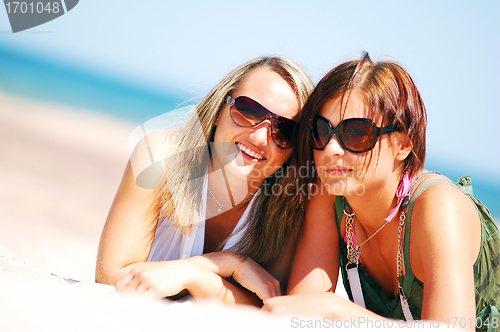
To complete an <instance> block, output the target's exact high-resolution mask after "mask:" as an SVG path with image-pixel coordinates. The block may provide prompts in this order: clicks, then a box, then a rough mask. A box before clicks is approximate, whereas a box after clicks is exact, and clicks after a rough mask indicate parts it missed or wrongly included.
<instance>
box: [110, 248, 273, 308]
mask: <svg viewBox="0 0 500 332" xmlns="http://www.w3.org/2000/svg"><path fill="white" fill-rule="evenodd" d="M228 277H233V278H234V279H235V280H236V281H238V282H239V283H240V284H241V285H242V286H243V287H245V288H242V287H239V286H236V285H233V284H232V283H230V282H228V281H226V280H224V279H223V278H228ZM116 289H117V291H118V292H120V293H129V294H136V293H137V292H139V293H140V294H142V295H144V296H145V297H148V298H163V297H169V296H172V295H175V294H178V293H179V292H181V291H182V290H184V289H186V290H187V291H189V293H190V294H191V295H192V296H193V297H195V298H217V299H220V300H223V301H224V302H227V303H241V304H253V305H256V306H260V305H262V301H261V300H260V299H262V300H267V299H268V298H271V297H273V296H277V295H280V293H279V290H280V288H279V282H278V281H277V280H276V279H275V278H274V277H273V276H271V275H270V274H269V273H268V272H267V271H266V270H264V269H263V268H262V267H261V266H260V265H258V264H257V263H255V262H254V261H253V260H252V259H250V258H245V257H243V256H242V255H239V254H237V253H235V252H233V251H222V252H214V253H210V254H205V255H202V256H195V257H191V258H187V259H180V260H175V261H164V262H148V263H142V264H136V265H135V266H134V268H133V269H131V270H130V271H129V272H128V273H126V274H125V275H124V276H123V277H122V278H120V279H119V280H118V281H117V282H116ZM254 293H255V294H254Z"/></svg>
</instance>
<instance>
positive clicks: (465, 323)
mask: <svg viewBox="0 0 500 332" xmlns="http://www.w3.org/2000/svg"><path fill="white" fill-rule="evenodd" d="M290 327H291V328H294V329H392V328H394V329H405V328H411V329H433V328H453V329H489V328H490V327H491V328H494V329H495V330H496V329H498V327H499V321H498V318H497V317H494V318H492V319H490V318H489V317H486V318H485V319H482V318H481V317H477V318H476V319H473V318H465V317H448V318H446V319H441V320H440V319H439V318H438V319H434V320H411V321H404V320H395V319H385V318H382V319H371V318H369V317H354V318H350V319H334V318H332V317H324V318H322V319H302V318H299V317H292V318H291V320H290Z"/></svg>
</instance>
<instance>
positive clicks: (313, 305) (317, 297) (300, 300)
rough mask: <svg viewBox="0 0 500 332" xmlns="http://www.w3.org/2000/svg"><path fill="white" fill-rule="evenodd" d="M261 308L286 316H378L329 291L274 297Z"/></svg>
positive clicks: (337, 317) (336, 317) (338, 317)
mask: <svg viewBox="0 0 500 332" xmlns="http://www.w3.org/2000/svg"><path fill="white" fill-rule="evenodd" d="M262 309H263V310H267V311H270V312H271V313H273V314H276V315H287V316H305V317H333V318H335V319H346V318H349V317H360V316H365V317H366V316H370V317H378V316H376V315H375V314H374V313H372V312H370V311H368V310H366V309H364V308H362V307H360V306H358V305H357V304H355V303H353V302H351V301H349V300H346V299H344V298H341V297H340V296H338V295H336V294H334V293H330V292H327V293H315V294H304V295H287V296H280V297H275V298H272V299H269V300H268V301H266V302H265V303H264V306H263V307H262Z"/></svg>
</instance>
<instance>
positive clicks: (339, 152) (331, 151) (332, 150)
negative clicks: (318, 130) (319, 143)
mask: <svg viewBox="0 0 500 332" xmlns="http://www.w3.org/2000/svg"><path fill="white" fill-rule="evenodd" d="M325 153H326V154H328V155H329V156H343V155H344V153H345V150H344V148H343V147H342V145H340V142H339V140H338V138H337V135H333V136H332V138H331V139H330V141H329V142H328V144H327V145H326V146H325Z"/></svg>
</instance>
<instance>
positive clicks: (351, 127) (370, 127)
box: [312, 115, 399, 153]
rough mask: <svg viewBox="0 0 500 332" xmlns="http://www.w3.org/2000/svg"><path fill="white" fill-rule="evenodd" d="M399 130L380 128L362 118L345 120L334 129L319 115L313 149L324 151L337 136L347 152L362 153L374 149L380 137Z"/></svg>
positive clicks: (314, 125) (315, 124) (315, 120)
mask: <svg viewBox="0 0 500 332" xmlns="http://www.w3.org/2000/svg"><path fill="white" fill-rule="evenodd" d="M398 130H399V128H398V127H397V126H387V127H382V128H379V127H377V126H376V125H375V123H373V121H372V120H370V119H361V118H352V119H345V120H343V121H341V122H340V123H339V124H338V126H337V127H335V128H333V126H332V124H331V123H330V121H328V120H327V119H325V118H324V117H322V116H319V115H317V116H316V117H315V118H314V122H313V126H312V147H313V149H315V150H324V149H325V147H326V146H327V144H328V142H330V139H331V138H332V136H333V134H335V135H336V136H337V139H338V141H339V143H340V145H341V146H342V147H343V148H344V149H345V150H347V151H350V152H354V153H361V152H366V151H370V150H371V149H373V147H374V146H375V143H377V139H378V137H379V136H381V135H385V134H389V133H392V132H394V131H398Z"/></svg>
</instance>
